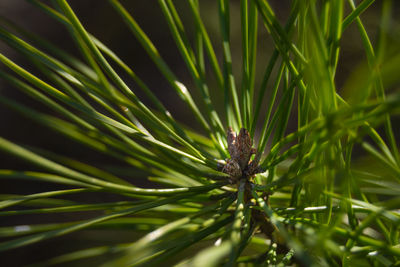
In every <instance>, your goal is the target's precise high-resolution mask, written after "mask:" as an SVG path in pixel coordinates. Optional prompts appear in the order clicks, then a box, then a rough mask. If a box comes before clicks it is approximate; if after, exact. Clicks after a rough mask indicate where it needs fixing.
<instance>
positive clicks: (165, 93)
mask: <svg viewBox="0 0 400 267" xmlns="http://www.w3.org/2000/svg"><path fill="white" fill-rule="evenodd" d="M48 2H49V3H50V1H48ZM185 2H186V1H185V0H179V1H174V3H175V5H176V7H177V9H178V12H179V14H180V16H181V19H182V20H183V21H184V25H185V27H186V31H187V33H188V34H189V37H193V36H192V35H191V33H192V32H193V27H194V25H193V23H192V18H191V16H190V12H189V11H188V6H187V4H186V3H185ZM270 2H271V5H272V6H273V8H274V11H275V12H276V14H277V16H278V17H279V18H280V19H281V21H282V23H284V21H285V20H286V18H287V15H288V12H289V7H290V5H289V4H290V1H279V0H275V1H270ZM380 2H381V1H376V3H374V6H372V7H370V8H369V9H368V10H367V11H366V12H365V14H363V15H362V19H363V22H364V23H365V27H366V29H367V30H368V33H369V36H370V37H371V38H372V41H374V40H375V37H376V36H377V34H378V31H379V27H378V23H379V17H380ZM393 2H394V9H393V14H394V18H395V20H394V22H393V25H392V28H391V29H390V31H389V32H388V34H389V46H391V47H395V46H397V45H399V43H400V40H399V28H400V26H399V18H396V15H395V14H400V8H399V7H400V5H399V1H393ZM46 3H47V1H46ZM69 3H70V5H71V7H72V8H73V10H74V11H75V12H76V14H77V16H78V17H79V19H80V20H81V22H82V23H83V25H84V26H85V28H86V30H88V31H89V32H90V33H92V34H93V35H94V36H96V37H97V38H98V39H99V40H101V41H102V42H103V43H104V44H105V45H107V46H108V47H109V48H110V49H111V50H113V51H114V52H115V53H116V54H117V55H118V56H119V57H120V58H121V59H123V60H124V61H125V63H127V64H128V65H129V66H130V67H132V69H133V70H134V71H135V72H136V73H137V74H138V76H139V77H141V78H142V79H143V80H144V81H145V83H146V84H147V85H148V86H149V87H150V88H151V89H152V90H153V91H154V92H155V93H156V94H157V95H158V96H159V98H160V99H162V102H163V104H164V105H165V106H166V107H167V109H168V110H169V111H170V112H171V113H172V114H173V116H174V117H175V118H176V119H178V120H180V121H181V122H183V123H185V124H187V125H188V126H190V127H191V128H193V129H195V130H197V131H199V132H202V129H201V127H199V125H198V124H197V123H196V121H195V119H193V116H192V114H191V112H190V110H189V108H188V107H187V106H186V104H184V103H183V102H182V101H181V100H180V99H179V97H178V96H177V95H176V93H175V92H174V90H173V89H172V88H171V87H170V86H169V85H168V84H167V82H166V81H165V80H164V79H163V77H161V75H160V73H159V72H158V70H157V68H156V67H155V65H154V64H153V63H152V61H151V60H150V58H149V57H148V56H147V55H146V52H145V51H144V50H143V49H142V47H141V46H140V44H139V43H138V42H137V41H136V40H135V38H134V36H133V35H132V34H131V33H130V32H129V30H128V28H127V27H126V26H125V24H124V22H123V21H122V19H121V18H120V17H119V16H118V14H117V13H116V12H115V11H114V10H113V8H112V7H111V6H110V5H109V4H108V1H99V0H97V1H96V0H85V1H83V0H70V1H69ZM121 3H122V4H123V5H124V6H125V8H126V9H127V10H128V11H129V12H130V13H131V15H132V16H133V17H134V18H135V19H136V21H137V22H138V23H139V25H140V26H141V27H142V29H143V30H144V31H145V32H146V33H147V34H148V36H149V37H150V39H151V40H152V41H153V43H154V44H155V46H156V47H157V48H158V50H159V52H160V54H161V56H162V57H163V58H164V60H165V61H166V62H167V63H168V65H169V66H170V67H171V69H172V70H173V71H174V72H175V74H176V75H177V77H178V78H179V79H180V81H181V82H183V83H184V84H185V85H186V86H187V88H188V89H189V90H190V91H191V93H192V95H193V97H194V99H198V97H199V96H200V94H199V93H198V91H197V90H196V88H195V87H194V84H193V82H192V80H191V77H190V75H189V73H188V71H187V70H186V66H185V64H184V62H183V60H182V59H181V56H180V54H179V52H178V50H177V49H176V47H175V43H174V41H173V39H172V37H171V35H170V32H169V28H168V25H167V23H166V22H165V20H164V17H163V14H162V12H161V10H160V8H159V7H158V5H157V1H139V0H137V1H121ZM216 3H217V1H213V0H200V5H201V12H202V17H203V19H204V22H205V25H206V27H207V30H208V33H209V35H210V37H211V38H212V41H213V44H214V48H215V49H216V51H217V56H218V58H219V59H221V58H222V55H221V45H220V44H221V42H220V41H221V39H220V38H221V37H220V31H219V24H218V22H219V21H218V12H217V4H216ZM239 7H240V2H239V1H232V4H231V40H232V42H231V49H232V56H233V67H234V74H235V76H236V83H237V84H236V86H237V88H240V76H241V71H242V69H241V62H242V59H241V33H240V13H239ZM348 12H349V10H347V11H346V12H345V15H346V14H348ZM0 16H2V17H6V18H8V19H10V20H12V21H14V22H16V23H18V24H19V25H20V26H22V27H23V28H24V29H26V30H28V31H31V32H34V33H36V34H38V35H40V36H42V37H44V38H46V39H48V40H50V41H51V42H53V43H54V44H55V45H57V46H58V47H59V48H62V49H64V50H66V51H67V52H69V53H71V54H73V55H75V56H76V57H79V58H82V57H80V55H79V51H78V49H77V48H76V46H75V44H74V42H73V41H72V39H71V38H70V36H69V33H68V31H66V30H65V29H64V27H63V25H61V24H59V23H57V22H56V21H54V20H53V19H52V18H50V17H49V16H47V15H46V14H44V13H43V12H42V11H40V10H39V9H37V8H35V7H33V6H32V5H30V4H29V3H27V2H25V1H22V0H0ZM397 17H398V16H397ZM258 37H259V44H258V56H257V71H258V72H257V75H258V77H257V78H256V88H258V87H259V85H260V82H261V81H260V77H261V75H262V73H263V72H264V70H265V66H266V65H267V63H268V60H269V57H270V55H271V52H272V49H273V47H272V42H271V38H270V37H269V36H268V33H267V32H266V30H265V29H264V27H263V25H262V24H261V23H260V24H259V36H258ZM341 44H342V46H341V56H340V61H339V67H338V73H337V78H336V83H337V86H338V88H341V87H342V86H343V84H344V83H345V81H346V79H347V78H348V77H349V75H350V74H351V73H352V70H353V69H354V68H355V67H356V66H357V65H358V64H362V63H363V62H365V59H366V58H365V54H364V50H363V49H362V44H361V40H360V36H359V33H358V31H357V28H356V27H355V25H351V26H350V27H349V28H348V29H347V30H346V31H345V32H344V35H343V39H342V41H341ZM0 51H1V53H3V54H5V55H6V56H7V57H9V58H10V59H12V60H14V61H15V62H16V63H17V64H20V65H21V66H22V67H25V68H27V69H28V70H32V71H33V72H34V73H35V70H34V68H32V66H31V65H29V63H27V62H26V61H25V60H24V58H23V57H22V56H21V55H19V54H18V53H17V52H15V51H14V50H12V49H11V48H9V47H8V46H7V45H6V44H5V43H2V42H1V41H0ZM0 68H2V69H4V66H0ZM119 73H120V74H121V76H122V77H123V78H126V77H125V76H124V74H123V72H119ZM273 77H274V76H272V78H271V80H273ZM127 82H128V84H129V85H130V86H131V87H132V88H134V92H135V93H136V94H137V95H138V96H139V97H140V98H141V99H142V100H143V101H144V102H145V103H148V101H147V99H146V98H145V97H144V95H143V93H142V92H141V91H140V90H137V89H136V90H135V88H137V87H136V86H135V84H134V83H133V82H131V81H129V80H127ZM209 88H210V91H211V95H212V96H213V97H214V99H216V103H218V102H220V103H221V104H217V105H216V106H217V109H218V110H219V111H221V112H222V111H223V105H222V102H221V101H222V94H221V93H220V92H218V91H217V90H215V81H214V79H213V78H212V75H211V76H210V78H209ZM0 93H1V94H3V95H6V96H7V97H10V98H12V99H17V100H18V101H19V102H21V103H24V104H26V105H28V106H31V107H34V108H35V109H37V110H40V111H44V112H50V113H52V112H51V111H49V110H48V109H47V108H45V107H42V106H41V105H40V104H38V103H36V102H35V101H33V100H32V99H31V98H29V97H27V96H25V95H23V94H22V93H20V91H18V90H17V89H15V88H12V87H11V86H9V85H7V84H5V83H4V82H3V81H2V80H0ZM197 103H198V104H199V106H200V107H202V106H201V102H199V101H197ZM292 117H293V118H294V119H293V120H292V121H291V124H290V125H289V129H288V131H293V130H294V129H295V127H296V121H295V117H296V116H292ZM396 125H398V123H397V122H395V126H396ZM395 128H396V127H395ZM397 132H398V131H397ZM0 136H2V137H4V138H7V139H9V140H11V141H13V142H15V143H18V144H22V145H25V146H34V147H40V148H42V149H46V150H50V151H53V152H55V153H57V154H61V155H65V156H68V157H71V158H76V159H78V160H81V161H84V162H86V163H89V164H94V165H96V166H107V165H115V164H118V163H116V162H113V161H112V160H110V159H109V158H108V157H105V156H103V155H100V154H98V153H95V152H93V151H91V150H89V149H86V148H84V147H82V146H80V145H77V144H76V143H74V142H72V141H69V140H65V138H64V137H63V136H61V135H59V134H57V133H54V132H52V131H50V130H47V129H44V128H43V127H41V126H38V125H37V124H35V123H33V122H30V121H28V120H26V119H25V118H24V117H22V116H19V115H17V114H15V113H14V112H12V111H10V110H8V109H6V108H4V107H2V106H0ZM120 167H121V168H126V166H120ZM0 168H6V169H29V170H36V168H35V167H34V166H30V165H28V164H25V163H23V162H21V161H20V160H18V159H15V158H12V157H10V156H8V155H4V154H0ZM132 176H133V175H132ZM132 176H130V175H127V177H126V178H127V179H131V178H133V177H132ZM61 188H64V187H56V186H53V185H48V184H40V186H39V185H38V184H37V183H30V182H14V181H13V182H10V181H0V193H2V194H10V193H12V194H32V193H34V192H41V191H46V190H55V189H61ZM74 197H75V196H74ZM76 197H78V198H81V199H82V200H83V201H85V202H88V203H95V202H105V201H112V200H116V199H118V198H116V197H115V196H112V195H107V194H91V195H82V196H79V195H78V196H76ZM96 214H97V213H96V212H93V213H84V214H72V215H71V214H60V215H57V218H56V221H57V222H62V221H70V220H71V218H73V219H74V220H77V219H85V218H92V217H93V216H94V215H96ZM28 217H29V218H28ZM54 219H55V218H54V216H42V215H41V216H40V218H39V217H37V216H23V217H6V218H0V220H1V222H0V225H2V226H12V225H19V224H25V223H26V221H29V222H30V223H39V222H54ZM78 236H79V237H80V238H82V237H85V240H86V241H85V242H84V243H82V242H76V238H77V237H78ZM135 238H136V237H134V236H130V235H129V234H128V235H126V234H125V233H123V234H115V233H113V232H112V233H110V234H109V236H108V235H107V234H104V233H101V234H99V233H97V232H96V231H85V232H84V233H78V234H71V235H67V236H66V237H63V238H57V239H55V240H51V241H46V242H43V243H42V244H39V245H33V246H27V247H24V248H21V249H17V250H13V251H11V252H8V253H7V254H4V255H2V254H1V253H0V265H3V264H2V262H1V261H3V263H4V262H5V263H6V265H5V266H20V265H23V264H25V263H29V262H35V261H37V260H41V259H45V258H48V257H49V255H57V254H59V253H62V252H66V251H73V250H78V249H80V248H83V247H88V246H95V245H104V244H106V243H107V242H109V243H113V242H124V241H126V242H129V241H132V240H134V239H135ZM105 240H106V241H105ZM107 240H108V241H107ZM99 262H101V260H98V261H97V263H99ZM88 263H89V264H91V265H96V261H94V262H88ZM82 266H83V265H82Z"/></svg>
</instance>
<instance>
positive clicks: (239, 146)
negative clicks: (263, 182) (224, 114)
mask: <svg viewBox="0 0 400 267" xmlns="http://www.w3.org/2000/svg"><path fill="white" fill-rule="evenodd" d="M227 141H228V151H229V155H230V156H231V158H230V159H227V160H226V164H225V166H224V167H223V168H222V172H224V173H226V174H229V176H230V180H231V182H232V183H236V182H238V181H239V180H240V179H246V180H249V179H250V178H252V177H253V176H254V175H255V174H257V173H260V172H261V171H260V168H259V167H258V160H257V159H254V160H251V159H250V158H251V156H252V155H253V154H256V149H255V148H253V140H252V139H251V137H250V134H249V132H248V131H247V130H246V129H244V128H242V129H240V132H239V134H238V135H236V133H235V132H234V131H233V130H232V127H229V129H228V135H227Z"/></svg>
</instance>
